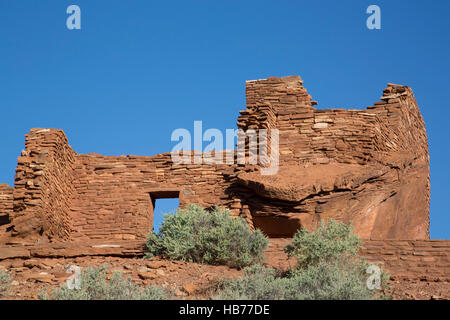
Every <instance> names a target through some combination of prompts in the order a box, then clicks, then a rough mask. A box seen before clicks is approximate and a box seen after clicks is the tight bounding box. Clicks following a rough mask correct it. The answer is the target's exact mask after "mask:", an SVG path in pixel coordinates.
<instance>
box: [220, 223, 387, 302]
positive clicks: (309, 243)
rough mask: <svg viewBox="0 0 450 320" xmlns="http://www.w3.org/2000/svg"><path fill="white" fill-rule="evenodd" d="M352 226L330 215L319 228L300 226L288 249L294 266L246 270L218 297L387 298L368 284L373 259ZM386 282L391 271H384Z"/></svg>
mask: <svg viewBox="0 0 450 320" xmlns="http://www.w3.org/2000/svg"><path fill="white" fill-rule="evenodd" d="M352 230H353V229H352V227H351V226H348V225H345V224H343V223H337V222H335V221H333V220H330V221H329V223H328V224H326V223H324V222H321V223H320V226H319V228H318V229H317V230H316V231H313V232H308V231H307V230H306V229H301V230H299V231H298V232H297V233H296V234H295V236H294V238H293V241H292V243H291V244H290V245H288V246H287V247H286V251H287V252H288V253H289V255H290V256H292V257H295V258H296V260H297V262H298V264H297V267H296V268H294V269H290V270H289V271H287V272H284V273H280V272H279V271H277V270H275V269H272V268H266V267H262V266H254V267H252V268H247V269H246V270H245V275H244V277H242V278H240V279H236V280H223V281H222V283H221V285H220V286H219V289H218V292H217V294H216V296H215V298H217V299H227V300H228V299H230V300H235V299H238V300H247V299H249V300H297V299H298V300H370V299H379V298H386V297H385V296H384V295H383V293H382V292H383V291H382V290H371V289H370V288H369V286H368V284H367V282H368V279H369V274H367V272H366V271H367V267H368V266H369V264H368V263H367V262H366V261H365V260H364V259H362V258H361V257H359V255H358V250H359V249H360V248H361V241H360V239H359V238H358V237H357V236H356V235H355V234H353V232H352ZM380 276H381V279H380V284H381V286H382V288H383V287H386V280H387V277H388V275H387V274H386V273H385V272H381V274H380Z"/></svg>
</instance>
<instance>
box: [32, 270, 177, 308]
mask: <svg viewBox="0 0 450 320" xmlns="http://www.w3.org/2000/svg"><path fill="white" fill-rule="evenodd" d="M106 269H107V267H106V266H103V267H102V268H86V269H84V270H83V271H82V272H81V283H80V288H79V289H69V288H68V287H67V285H64V286H62V287H60V288H58V289H55V290H53V291H52V292H51V293H50V294H47V293H45V292H41V293H40V294H39V299H41V300H164V299H168V297H169V294H170V292H169V291H168V290H167V289H165V288H162V287H157V286H149V287H147V288H140V287H139V286H137V285H135V284H133V283H132V282H131V280H130V279H125V278H123V276H122V273H121V272H114V274H113V275H112V277H111V279H110V280H109V281H108V280H107V279H106Z"/></svg>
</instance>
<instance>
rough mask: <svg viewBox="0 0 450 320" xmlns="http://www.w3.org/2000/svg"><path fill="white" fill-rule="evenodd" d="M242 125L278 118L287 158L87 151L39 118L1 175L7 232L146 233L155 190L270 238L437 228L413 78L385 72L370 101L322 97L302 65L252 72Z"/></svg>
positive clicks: (0, 212) (68, 237)
mask: <svg viewBox="0 0 450 320" xmlns="http://www.w3.org/2000/svg"><path fill="white" fill-rule="evenodd" d="M246 96H247V108H246V109H245V110H243V111H240V116H239V117H238V121H237V126H238V128H241V129H243V130H248V129H256V130H258V129H267V130H269V131H270V130H273V129H278V130H279V170H278V173H277V174H275V175H272V176H267V175H266V176H264V175H261V174H260V172H259V170H258V169H259V168H258V165H242V164H232V165H227V164H175V163H173V162H172V160H171V154H170V153H164V154H158V155H155V156H131V155H129V156H102V155H99V154H93V153H91V154H78V153H76V152H75V151H74V150H73V149H72V148H71V147H70V145H69V144H68V139H67V137H66V135H65V134H64V132H63V131H62V130H57V129H31V131H30V133H28V134H27V135H26V139H25V150H24V151H22V154H21V156H20V157H18V161H17V168H16V175H15V186H14V188H11V187H9V186H8V185H5V184H3V185H0V243H4V244H7V243H55V242H79V243H81V242H83V241H109V240H136V241H141V242H143V240H145V238H146V235H147V234H148V232H149V231H150V230H152V225H153V210H154V206H155V201H156V200H157V199H160V198H179V202H180V206H181V207H184V206H186V205H188V204H190V203H195V204H200V205H202V206H204V207H211V206H215V205H220V206H223V207H226V208H229V209H230V210H231V212H232V214H233V215H234V216H239V217H242V218H244V219H245V220H246V221H247V223H248V224H249V225H250V226H251V228H259V229H261V230H262V231H263V232H264V233H266V234H267V235H268V236H269V237H270V238H286V237H291V236H292V235H293V234H294V233H295V232H296V231H297V230H298V229H299V228H300V227H302V226H305V227H306V228H307V229H313V228H315V227H316V226H317V224H318V223H319V221H320V220H321V219H325V220H327V219H330V218H332V219H335V220H338V221H343V222H345V223H350V222H351V223H352V224H353V225H354V227H355V231H356V233H357V234H358V235H359V236H360V237H362V238H364V239H373V240H382V239H422V240H424V239H429V201H430V179H429V155H428V143H427V135H426V130H425V123H424V121H423V119H422V116H421V114H420V110H419V107H418V106H417V103H416V100H415V98H414V94H413V92H412V90H411V89H410V88H409V87H407V86H403V85H396V84H388V87H387V88H386V89H384V91H383V95H382V97H381V98H380V101H377V102H375V103H374V105H373V106H369V107H367V108H366V109H364V110H346V109H316V108H315V107H314V105H316V104H317V103H316V102H315V101H313V100H312V99H311V96H310V95H309V94H308V92H307V90H306V89H305V88H304V87H303V81H302V80H301V79H300V77H298V76H290V77H283V78H275V77H273V78H268V79H263V80H253V81H247V82H246Z"/></svg>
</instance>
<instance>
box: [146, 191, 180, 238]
mask: <svg viewBox="0 0 450 320" xmlns="http://www.w3.org/2000/svg"><path fill="white" fill-rule="evenodd" d="M179 195H180V193H179V191H157V192H151V193H150V197H151V199H152V204H153V217H152V218H153V221H152V226H153V232H155V233H159V228H160V226H161V223H162V222H163V220H164V215H165V214H167V213H169V214H173V213H175V211H176V210H177V209H178V208H179V206H180V198H179Z"/></svg>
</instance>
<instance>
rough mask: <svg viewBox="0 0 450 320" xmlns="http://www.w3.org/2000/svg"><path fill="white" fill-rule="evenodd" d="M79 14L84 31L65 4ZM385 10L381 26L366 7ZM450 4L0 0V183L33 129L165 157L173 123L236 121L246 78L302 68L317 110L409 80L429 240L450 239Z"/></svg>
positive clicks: (115, 151) (368, 100)
mask: <svg viewBox="0 0 450 320" xmlns="http://www.w3.org/2000/svg"><path fill="white" fill-rule="evenodd" d="M71 4H76V5H78V6H80V8H81V20H82V22H81V23H82V26H81V27H82V29H81V30H68V29H67V28H66V19H67V17H68V15H67V14H66V8H67V7H68V6H69V5H71ZM371 4H376V5H378V6H380V8H381V19H382V21H381V23H382V29H381V30H368V29H367V28H366V19H367V17H368V15H367V14H366V13H365V12H366V8H367V7H368V6H369V5H371ZM448 12H450V1H446V0H442V1H438V0H433V1H406V0H403V1H401V0H391V1H375V0H373V1H364V0H343V1H331V0H330V1H325V0H318V1H299V0H296V1H280V0H278V1H263V0H258V1H246V0H240V1H233V0H227V1H224V0H216V1H195V0H192V1H148V0H147V1H144V0H142V1H138V0H135V1H125V0H122V1H99V0H89V1H87V0H86V1H85V0H72V1H63V0H58V1H57V0H53V1H49V0H41V1H24V0H15V1H6V0H1V1H0V39H1V42H0V108H1V109H0V137H2V139H1V140H0V150H1V157H0V182H5V183H9V184H10V185H12V184H13V183H14V169H15V166H16V161H17V156H18V155H19V154H20V151H21V149H23V148H24V134H25V133H27V132H28V131H29V129H30V128H33V127H52V128H60V129H63V130H64V131H65V132H66V134H67V136H68V138H69V142H70V144H71V145H72V147H73V148H74V149H75V150H76V151H77V152H79V153H89V152H97V153H101V154H105V155H121V154H137V155H153V154H156V153H160V152H167V151H170V150H171V148H172V147H173V145H174V143H173V142H171V141H170V134H171V132H172V131H173V130H174V129H176V128H187V129H192V127H193V121H194V120H202V121H203V126H204V128H218V129H221V130H225V129H226V128H234V127H235V123H236V118H237V116H238V111H239V110H242V109H244V108H245V80H250V79H259V78H266V77H268V76H286V75H300V76H301V77H302V78H303V80H304V85H305V87H306V88H307V89H308V91H309V93H310V94H311V95H312V96H313V99H315V100H318V102H319V108H322V107H343V108H344V107H345V108H362V107H365V106H368V105H371V104H373V102H375V101H377V100H378V98H379V97H380V96H381V94H382V90H383V89H384V88H385V87H386V84H387V83H388V82H393V83H400V84H406V85H409V86H411V87H412V88H413V90H414V93H415V96H416V99H417V101H418V103H419V106H420V108H421V111H422V114H423V116H424V119H425V122H426V125H427V132H428V137H429V145H430V157H431V214H430V215H431V237H432V238H447V239H449V238H450V228H449V227H450V215H449V214H448V213H449V210H448V204H447V203H446V201H447V197H448V195H449V194H450V184H449V180H450V179H449V178H450V177H449V166H448V164H447V163H448V161H447V160H448V158H449V156H450V152H449V148H448V146H449V143H448V141H449V133H448V132H449V131H448V127H449V126H448V122H449V119H450V117H449V116H450V110H449V109H450V106H449V101H450V90H449V88H450V81H449V78H450V59H448V57H449V56H450V42H449V38H450V20H449V19H448Z"/></svg>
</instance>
